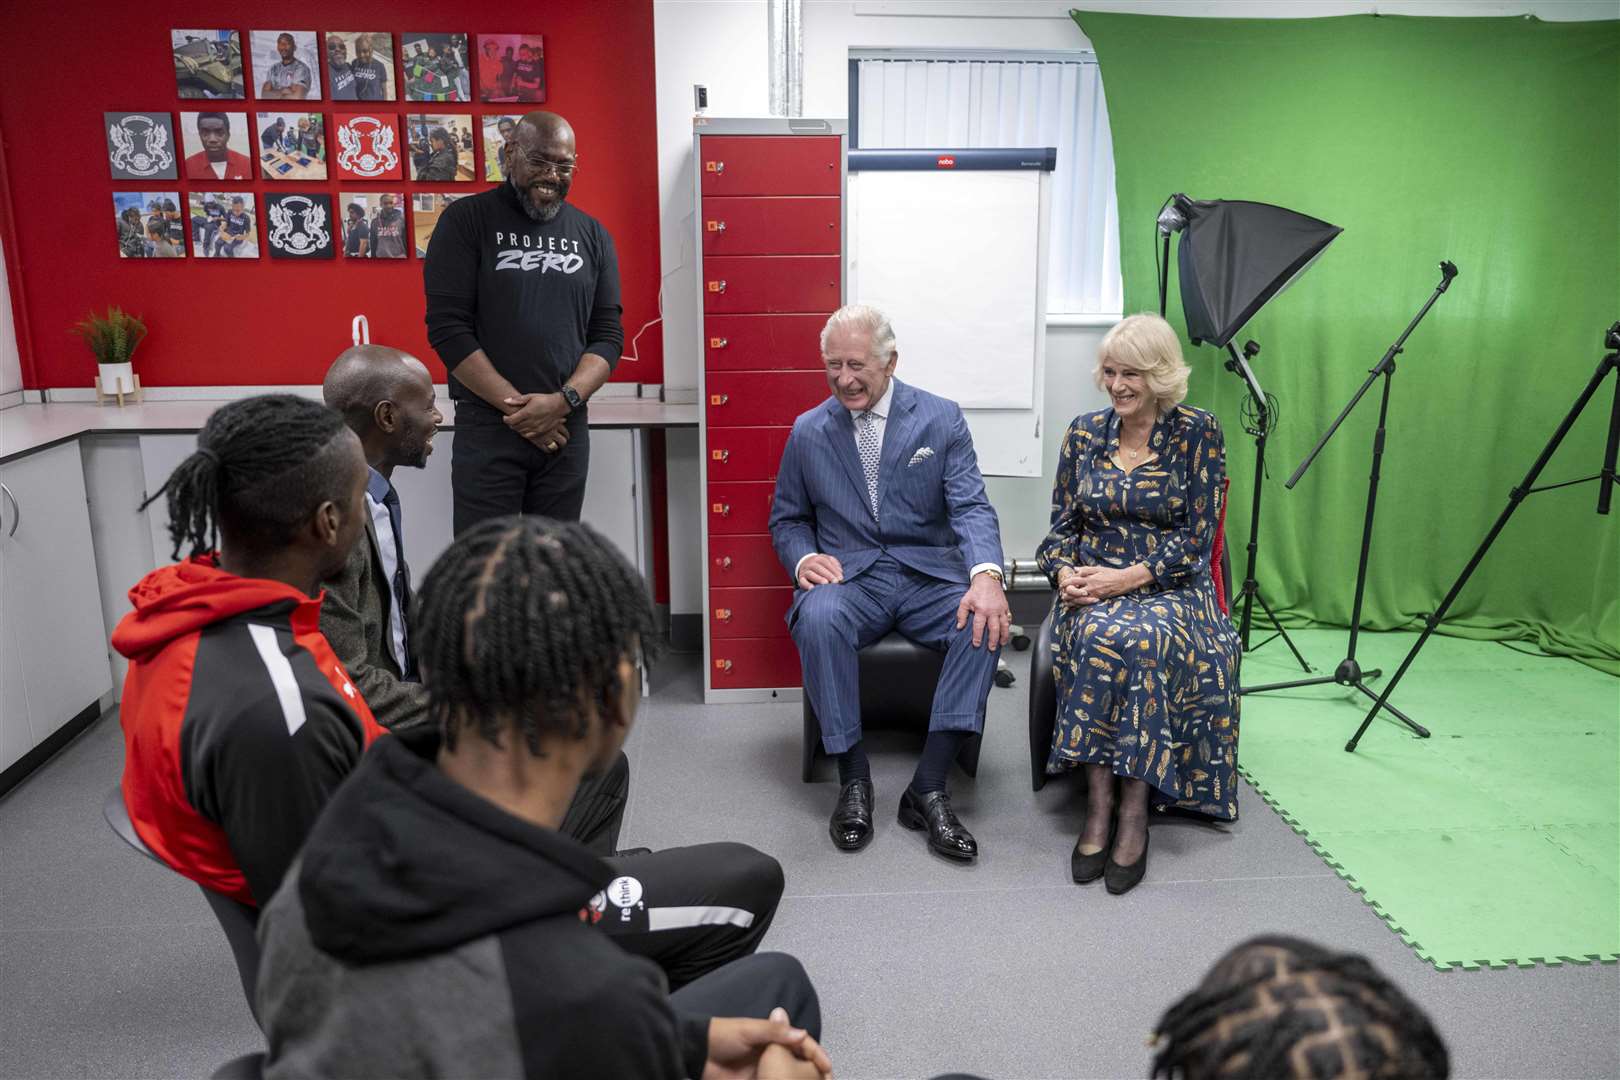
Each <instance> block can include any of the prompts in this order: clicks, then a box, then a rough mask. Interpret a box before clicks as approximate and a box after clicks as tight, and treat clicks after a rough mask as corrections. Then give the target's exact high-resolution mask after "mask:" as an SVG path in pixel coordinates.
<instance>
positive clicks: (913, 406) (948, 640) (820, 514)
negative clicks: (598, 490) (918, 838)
mask: <svg viewBox="0 0 1620 1080" xmlns="http://www.w3.org/2000/svg"><path fill="white" fill-rule="evenodd" d="M821 354H822V359H823V360H825V361H826V364H827V384H828V386H830V387H831V389H832V396H831V397H830V398H828V399H827V400H826V401H824V402H823V403H822V404H820V405H818V406H816V407H815V408H814V409H811V410H810V411H809V412H807V413H804V414H803V415H802V416H800V417H799V418H798V419H797V420H795V421H794V424H793V434H792V435H791V436H789V438H788V442H787V448H786V449H785V450H784V451H783V453H782V464H781V467H780V469H779V470H778V472H777V479H776V498H775V502H774V503H773V505H772V507H771V541H772V543H773V544H774V546H775V548H776V554H777V557H778V558H780V559H781V560H782V565H783V566H784V567H785V568H786V569H787V570H788V572H789V573H790V574H792V576H793V578H794V581H795V582H796V583H797V585H798V587H799V591H798V592H797V593H796V594H795V595H794V597H793V607H792V609H791V610H790V611H789V612H788V626H789V628H790V629H791V631H792V634H793V641H794V643H795V644H796V645H797V646H798V648H799V658H800V660H801V661H802V662H803V666H804V692H805V693H806V694H809V695H810V703H811V704H812V705H813V706H814V707H815V710H816V716H817V718H818V719H819V720H820V722H821V739H822V745H823V746H825V747H826V749H827V752H828V753H829V754H832V755H835V756H836V757H837V759H838V776H839V782H840V785H841V787H840V791H839V795H838V804H837V806H836V807H835V808H834V810H833V815H832V820H831V822H830V823H829V826H828V828H829V831H830V832H831V834H832V839H833V843H834V844H836V845H837V846H838V847H840V848H842V849H843V850H845V851H856V850H859V849H860V848H863V847H865V846H866V844H867V843H868V842H869V841H870V840H871V839H872V804H873V791H872V770H871V766H870V764H869V763H868V761H867V757H866V752H865V750H864V749H862V746H861V705H860V696H859V688H858V669H857V661H856V653H857V652H858V651H859V650H860V649H861V648H863V647H865V646H867V645H870V644H871V643H873V642H874V641H877V640H878V639H879V638H881V637H882V636H883V635H884V634H886V633H888V632H889V631H890V630H895V629H898V630H899V631H900V633H902V634H904V635H905V636H906V637H908V638H910V639H912V640H913V641H915V642H917V643H919V644H921V645H926V646H928V647H930V648H933V649H937V650H940V651H942V652H944V653H945V666H944V669H943V670H942V671H941V673H940V677H939V685H938V687H937V688H936V690H935V692H934V707H933V714H932V716H931V717H930V719H929V724H928V741H927V743H926V744H925V745H924V747H923V753H922V758H921V760H920V761H919V762H918V764H917V772H916V775H914V776H913V777H912V780H911V784H910V785H909V786H908V787H907V788H906V791H905V794H904V795H903V796H902V797H901V799H900V814H899V817H900V823H901V824H902V825H904V826H906V827H907V828H909V829H926V830H927V831H928V846H929V847H930V848H932V849H933V850H934V851H936V852H938V853H939V854H941V855H945V856H948V857H950V858H954V859H964V860H967V859H973V858H976V857H977V856H978V853H979V849H978V844H977V843H976V842H975V841H974V839H973V834H972V833H970V832H968V830H967V829H966V828H965V827H964V826H963V825H962V823H961V822H960V821H959V820H957V817H956V815H955V813H953V812H952V810H951V800H950V795H949V793H948V792H947V791H946V789H945V777H946V773H947V770H949V768H950V763H951V761H952V760H954V759H955V757H956V754H957V751H958V750H959V749H960V748H961V745H962V743H963V742H964V741H965V740H966V739H967V738H968V737H969V736H971V735H973V734H974V733H975V732H979V731H982V730H983V728H984V703H985V698H986V696H987V695H988V694H989V692H990V683H991V679H992V678H993V676H994V675H995V670H996V655H997V650H998V649H999V648H1000V647H1001V646H1002V645H1005V644H1006V642H1007V639H1008V636H1009V633H1010V626H1011V622H1012V617H1011V613H1010V612H1009V611H1008V608H1007V597H1006V595H1005V594H1004V593H1003V592H1002V588H1001V563H1002V559H1001V529H1000V525H999V524H998V523H997V521H996V512H995V510H994V509H992V508H991V506H990V502H989V500H988V499H986V498H985V494H984V479H983V477H981V476H980V475H979V465H978V458H977V457H976V456H975V454H974V451H973V437H972V436H971V435H970V434H969V433H968V428H967V423H966V421H965V420H963V418H962V410H961V409H960V408H959V407H958V406H957V405H956V403H955V402H952V401H947V400H945V399H944V398H940V397H935V396H934V395H933V394H929V393H926V392H925V391H922V390H919V389H917V388H916V387H914V386H908V385H906V384H905V383H903V382H901V381H900V380H898V379H896V378H894V368H895V363H896V361H897V359H898V357H899V353H898V352H897V351H896V349H895V342H894V331H893V329H892V328H891V327H890V326H889V321H888V320H887V319H886V318H884V317H883V315H882V313H881V312H879V311H877V310H876V309H874V308H870V307H866V306H864V305H860V304H852V305H849V306H847V307H844V308H841V309H839V310H838V311H836V312H834V313H833V316H832V318H830V319H828V320H827V325H826V327H825V328H824V329H823V330H822V332H821Z"/></svg>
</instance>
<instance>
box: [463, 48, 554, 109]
mask: <svg viewBox="0 0 1620 1080" xmlns="http://www.w3.org/2000/svg"><path fill="white" fill-rule="evenodd" d="M478 100H479V101H544V100H546V51H545V48H544V44H543V42H542V41H541V37H540V35H539V34H479V35H478Z"/></svg>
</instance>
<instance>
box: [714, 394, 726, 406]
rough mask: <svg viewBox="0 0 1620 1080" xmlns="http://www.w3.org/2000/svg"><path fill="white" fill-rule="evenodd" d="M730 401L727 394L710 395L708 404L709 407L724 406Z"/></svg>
mask: <svg viewBox="0 0 1620 1080" xmlns="http://www.w3.org/2000/svg"><path fill="white" fill-rule="evenodd" d="M730 400H731V396H730V395H729V394H710V395H709V404H710V405H724V404H725V403H726V402H728V401H730Z"/></svg>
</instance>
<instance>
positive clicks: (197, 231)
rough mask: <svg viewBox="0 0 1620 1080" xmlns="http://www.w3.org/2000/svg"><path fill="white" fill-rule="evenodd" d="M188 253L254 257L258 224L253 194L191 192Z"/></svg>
mask: <svg viewBox="0 0 1620 1080" xmlns="http://www.w3.org/2000/svg"><path fill="white" fill-rule="evenodd" d="M191 253H192V254H193V255H195V256H196V257H197V258H199V259H257V258H258V257H259V224H258V219H257V218H256V217H255V216H254V213H253V193H252V192H251V191H193V192H192V193H191Z"/></svg>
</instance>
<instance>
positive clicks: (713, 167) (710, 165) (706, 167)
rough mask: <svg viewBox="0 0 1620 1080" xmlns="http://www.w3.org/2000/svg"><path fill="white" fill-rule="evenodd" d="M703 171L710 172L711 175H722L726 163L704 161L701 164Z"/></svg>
mask: <svg viewBox="0 0 1620 1080" xmlns="http://www.w3.org/2000/svg"><path fill="white" fill-rule="evenodd" d="M703 171H704V172H712V173H723V172H725V171H726V163H725V162H723V161H705V162H704V163H703Z"/></svg>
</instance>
